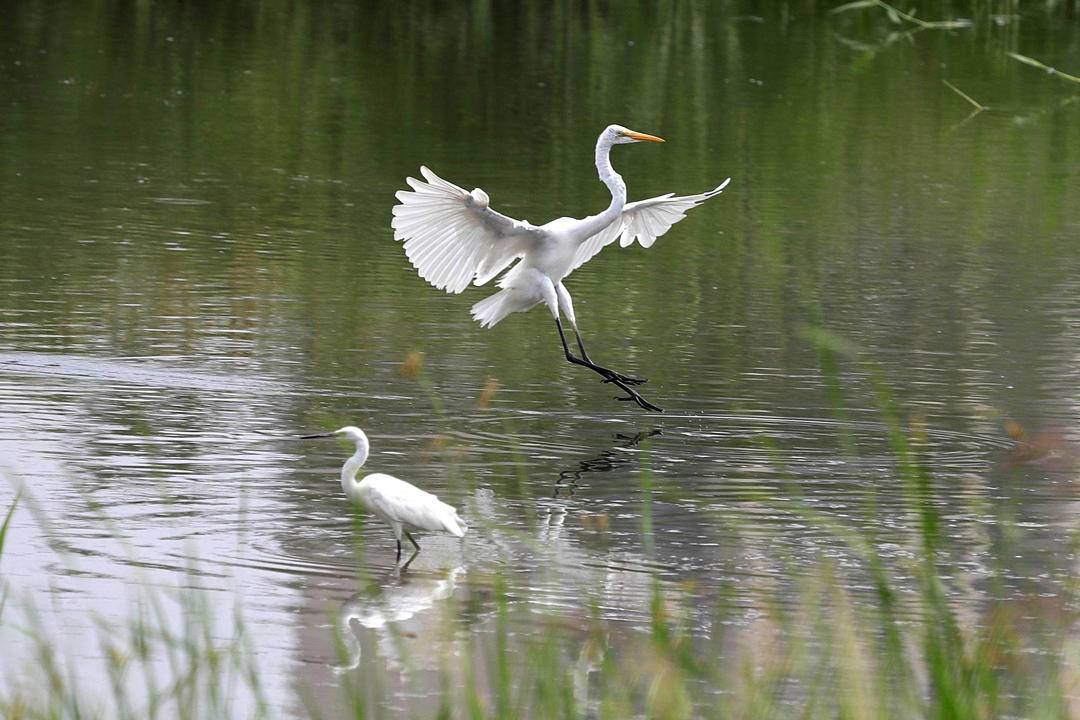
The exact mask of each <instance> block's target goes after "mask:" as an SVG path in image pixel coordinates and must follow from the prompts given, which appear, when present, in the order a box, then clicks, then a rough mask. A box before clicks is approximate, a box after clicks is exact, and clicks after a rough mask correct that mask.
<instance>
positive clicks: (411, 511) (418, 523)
mask: <svg viewBox="0 0 1080 720" xmlns="http://www.w3.org/2000/svg"><path fill="white" fill-rule="evenodd" d="M337 435H341V436H344V437H346V438H348V439H349V440H352V441H353V443H354V444H355V445H356V452H355V453H353V456H352V457H350V458H349V459H348V460H346V461H345V465H343V466H342V468H341V489H342V490H344V491H345V497H347V498H348V499H349V501H350V502H354V503H360V504H361V505H363V506H364V507H365V508H367V509H368V510H370V511H371V512H372V513H374V514H375V515H377V516H378V517H380V518H381V519H382V520H383V521H384V522H386V523H387V524H388V525H389V526H390V529H391V530H393V531H394V538H395V539H396V540H397V557H398V559H399V560H400V559H401V535H402V533H404V535H405V537H407V538H409V542H411V543H412V544H413V547H415V548H416V552H420V545H419V544H418V543H417V542H416V540H415V539H414V538H413V536H412V534H411V533H410V532H409V529H412V530H428V531H430V532H447V533H450V534H451V535H453V536H455V537H464V536H465V531H466V530H468V529H469V528H468V526H467V525H466V524H465V522H464V521H463V520H462V519H461V518H460V517H458V514H457V510H455V509H454V508H453V507H452V506H450V505H447V504H446V503H444V502H443V501H442V500H439V498H437V497H435V496H434V495H432V494H431V493H429V492H424V491H423V490H421V489H420V488H418V487H416V486H415V485H413V484H412V483H407V482H405V481H404V480H399V479H397V478H396V477H394V476H392V475H384V474H383V473H372V474H371V475H367V476H365V477H364V479H363V480H360V481H359V482H357V480H356V474H357V472H359V470H360V468H361V467H362V466H363V465H364V462H366V461H367V456H368V449H369V447H370V446H369V443H368V438H367V435H365V434H364V431H363V430H361V429H360V428H358V427H353V426H351V425H349V426H347V427H343V428H341V429H340V430H335V431H333V432H327V433H316V434H315V435H301V436H300V437H301V439H303V440H310V439H312V438H327V437H335V436H337Z"/></svg>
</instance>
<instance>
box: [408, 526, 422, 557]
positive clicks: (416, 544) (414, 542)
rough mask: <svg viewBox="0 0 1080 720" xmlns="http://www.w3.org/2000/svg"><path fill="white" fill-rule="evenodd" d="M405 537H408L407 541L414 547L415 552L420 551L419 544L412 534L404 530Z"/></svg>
mask: <svg viewBox="0 0 1080 720" xmlns="http://www.w3.org/2000/svg"><path fill="white" fill-rule="evenodd" d="M405 537H407V538H409V542H411V543H412V545H413V547H414V548H416V552H420V544H419V543H417V542H416V539H415V538H414V537H413V536H412V533H410V532H409V531H408V530H406V531H405ZM414 554H415V553H414Z"/></svg>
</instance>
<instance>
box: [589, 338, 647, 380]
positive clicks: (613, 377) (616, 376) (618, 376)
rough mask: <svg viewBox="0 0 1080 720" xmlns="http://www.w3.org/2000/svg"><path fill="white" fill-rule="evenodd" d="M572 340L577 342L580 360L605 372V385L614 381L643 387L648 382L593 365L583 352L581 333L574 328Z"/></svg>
mask: <svg viewBox="0 0 1080 720" xmlns="http://www.w3.org/2000/svg"><path fill="white" fill-rule="evenodd" d="M574 339H575V340H577V346H578V350H579V351H581V359H582V360H584V361H585V362H587V363H589V364H590V365H592V366H594V367H596V368H600V370H605V371H607V376H606V377H605V378H604V382H606V383H607V382H613V381H615V380H621V381H622V382H624V383H626V384H627V385H644V384H645V383H647V382H649V381H648V380H646V379H645V378H636V377H631V376H630V375H623V374H622V373H619V372H615V371H614V370H611V369H609V368H606V367H603V366H602V365H597V364H596V363H594V362H593V361H592V359H591V358H590V357H589V353H587V352H585V343H583V342H582V341H581V333H580V332H578V329H577V328H576V327H575V328H574Z"/></svg>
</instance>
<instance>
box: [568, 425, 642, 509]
mask: <svg viewBox="0 0 1080 720" xmlns="http://www.w3.org/2000/svg"><path fill="white" fill-rule="evenodd" d="M662 434H663V431H662V430H659V429H653V430H643V431H641V432H639V433H635V434H634V435H625V434H623V433H615V436H614V437H615V439H616V440H621V441H622V444H621V445H617V446H616V447H614V448H610V449H608V450H604V451H603V452H602V453H600V455H598V456H597V457H593V458H589V459H588V460H581V461H580V462H578V466H577V467H576V468H574V469H573V470H563V471H561V472H560V473H559V479H558V480H556V481H555V491H554V493H553V494H552V496H551V497H552V498H560V497H561V498H571V497H573V496H574V493H575V492H577V484H578V481H579V480H581V476H582V475H584V474H585V473H592V472H611V471H612V470H616V469H618V468H621V467H624V466H626V465H630V464H632V463H633V462H634V459H633V458H632V457H627V456H625V455H622V454H620V453H619V452H617V450H619V449H621V450H626V449H628V448H632V447H637V445H639V444H640V443H641V441H642V440H646V439H648V438H651V437H653V436H655V435H662Z"/></svg>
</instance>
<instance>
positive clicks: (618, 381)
mask: <svg viewBox="0 0 1080 720" xmlns="http://www.w3.org/2000/svg"><path fill="white" fill-rule="evenodd" d="M555 327H557V328H558V329H559V339H560V340H562V347H563V353H564V354H565V355H566V359H567V361H569V362H572V363H573V364H575V365H581V366H582V367H587V368H589V369H590V370H592V371H593V372H595V373H597V374H599V375H600V376H601V377H603V378H604V382H611V383H614V384H615V385H617V386H618V387H619V388H621V389H622V390H623V391H624V392H625V393H626V394H627V397H617V398H615V399H616V400H630V401H633V402H636V403H637V404H638V405H639V406H640V407H641V408H643V409H645V410H652V411H653V412H664V411H663V409H662V408H659V407H657V406H656V405H653V404H652V403H651V402H649V401H648V400H646V399H645V398H643V397H641V395H639V394H638V392H637V391H636V390H634V389H633V388H631V387H630V386H629V385H628V384H627V383H626V382H625V381H624V380H623V379H622V377H623V376H621V375H619V374H618V373H616V372H613V371H611V370H608V369H607V368H605V367H601V366H600V365H597V364H596V363H593V362H591V361H589V360H583V359H582V358H577V357H574V355H573V353H571V352H570V346H569V345H567V344H566V333H564V332H563V327H562V322H561V321H560V320H559V318H555ZM580 342H581V339H580V338H578V343H580Z"/></svg>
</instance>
